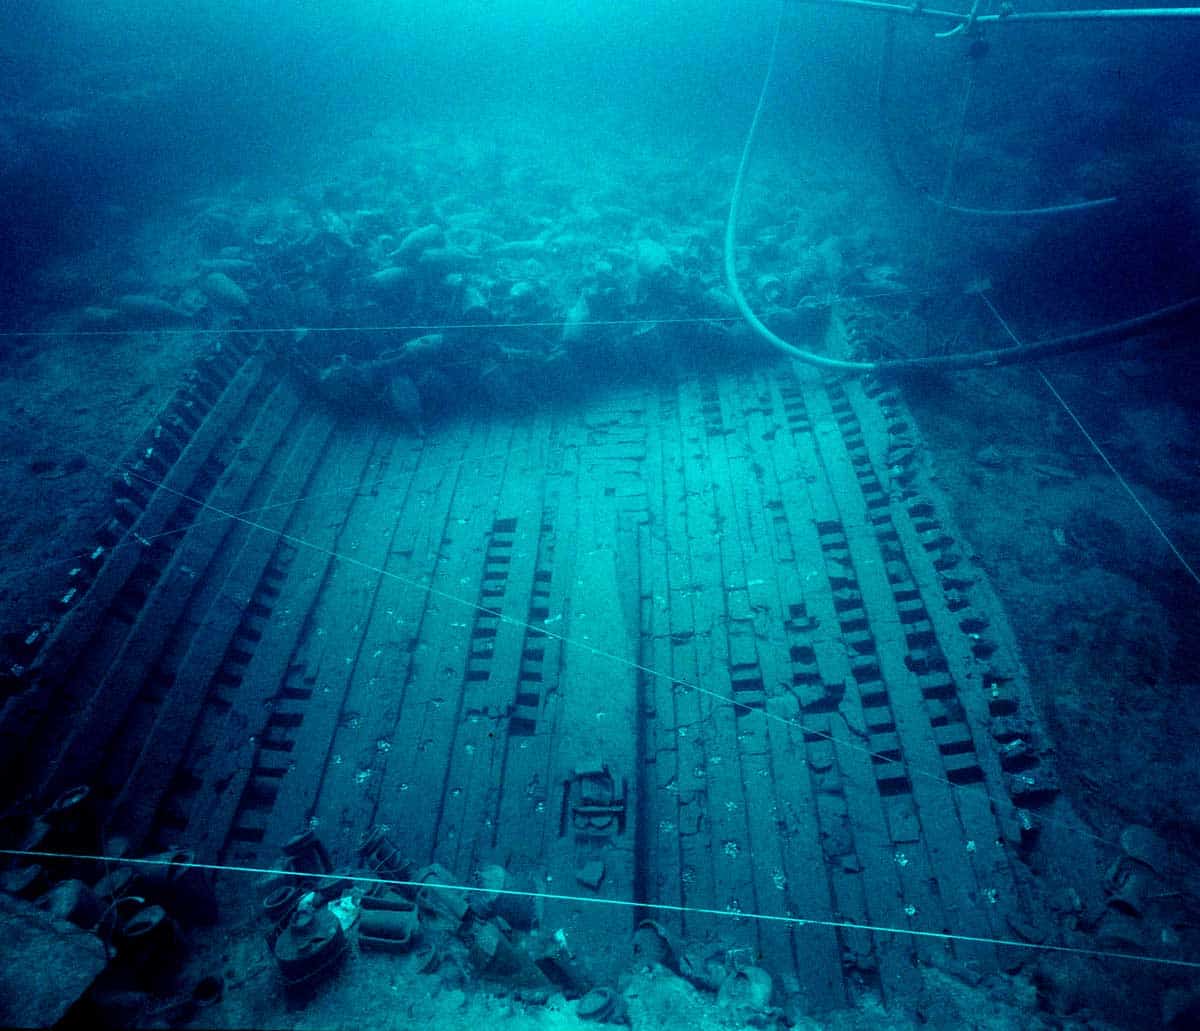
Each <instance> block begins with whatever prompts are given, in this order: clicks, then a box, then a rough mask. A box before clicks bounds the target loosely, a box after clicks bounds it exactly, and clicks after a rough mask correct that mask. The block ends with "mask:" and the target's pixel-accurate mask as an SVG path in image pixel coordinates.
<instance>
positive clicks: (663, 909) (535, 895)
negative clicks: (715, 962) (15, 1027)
mask: <svg viewBox="0 0 1200 1031" xmlns="http://www.w3.org/2000/svg"><path fill="white" fill-rule="evenodd" d="M0 855H6V856H14V857H18V858H25V859H69V860H72V861H84V862H94V863H105V864H114V863H115V864H116V865H118V866H119V865H122V864H126V865H141V866H176V867H185V868H186V867H192V868H194V869H197V870H210V871H213V872H216V873H236V874H254V875H256V876H260V877H261V876H278V877H294V878H297V879H299V880H317V881H320V880H343V881H350V882H351V883H354V884H371V885H381V884H382V885H387V886H389V887H397V888H413V889H416V890H420V889H421V888H437V889H439V890H441V891H455V892H461V893H462V894H464V895H473V894H485V895H508V896H514V897H517V898H532V899H544V900H546V901H549V902H571V903H580V904H583V905H591V906H619V907H621V908H624V909H641V910H650V911H652V912H658V913H683V914H688V913H690V914H693V915H696V916H717V917H724V918H725V919H731V920H756V921H760V922H763V923H781V924H788V925H790V926H792V927H805V926H812V927H831V928H834V929H839V930H850V931H872V932H874V933H876V934H898V935H906V936H908V937H910V938H932V939H934V940H935V941H946V942H956V941H958V942H972V943H975V944H981V945H997V946H1002V947H1005V948H1011V949H1026V950H1029V951H1033V952H1057V953H1068V954H1070V955H1075V956H1089V957H1091V958H1093V959H1109V960H1128V961H1130V962H1134V963H1143V964H1147V965H1152V966H1166V967H1183V968H1185V969H1188V970H1200V962H1197V961H1195V960H1186V959H1167V958H1165V957H1161V956H1147V955H1143V954H1141V953H1136V952H1117V951H1114V950H1109V949H1085V948H1082V947H1079V946H1073V945H1047V944H1044V943H1043V944H1039V943H1037V942H1027V941H1019V940H1017V939H1013V938H985V937H978V936H976V935H969V934H951V933H949V932H948V931H922V930H917V929H915V928H912V927H888V926H886V925H883V924H860V923H854V922H853V921H850V920H822V919H810V918H809V917H802V916H785V915H782V914H778V913H755V912H745V911H742V910H732V909H710V908H707V907H705V906H681V905H674V904H672V903H668V902H636V901H634V900H632V899H606V898H598V897H596V896H588V895H567V894H560V893H557V892H550V891H521V890H519V889H516V888H484V887H475V886H472V885H466V884H443V883H441V882H439V881H405V880H399V879H393V878H388V877H375V876H368V875H365V874H344V873H329V874H311V873H305V872H301V871H297V870H284V869H279V868H276V867H269V866H267V867H263V866H233V865H227V864H224V863H199V862H188V863H172V862H171V861H170V860H167V859H155V858H143V859H131V858H128V857H126V856H97V855H85V854H79V855H77V854H75V853H70V852H39V851H33V850H24V849H0Z"/></svg>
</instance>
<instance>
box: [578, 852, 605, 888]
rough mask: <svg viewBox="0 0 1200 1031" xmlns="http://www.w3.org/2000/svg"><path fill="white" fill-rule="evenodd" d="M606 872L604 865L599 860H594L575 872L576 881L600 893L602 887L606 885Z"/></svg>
mask: <svg viewBox="0 0 1200 1031" xmlns="http://www.w3.org/2000/svg"><path fill="white" fill-rule="evenodd" d="M604 872H605V871H604V864H603V863H602V862H601V861H600V860H598V859H593V860H592V861H591V862H589V863H584V864H583V866H581V867H580V868H579V869H578V870H576V871H575V880H577V881H578V882H579V883H580V884H582V885H583V886H584V887H585V888H591V889H592V891H599V890H600V885H601V884H603V883H604Z"/></svg>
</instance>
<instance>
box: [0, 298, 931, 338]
mask: <svg viewBox="0 0 1200 1031" xmlns="http://www.w3.org/2000/svg"><path fill="white" fill-rule="evenodd" d="M931 293H933V291H930V290H883V291H881V292H879V293H874V294H832V295H830V296H829V297H828V298H827V301H826V303H833V302H834V301H869V300H873V299H875V298H879V297H906V296H925V295H926V294H931ZM741 321H742V317H741V316H740V315H713V316H711V317H704V318H695V317H692V318H669V319H668V318H653V317H650V318H645V319H588V320H584V321H583V322H567V321H564V320H546V321H530V322H411V323H395V324H385V325H379V326H371V325H366V326H264V327H262V328H261V329H254V328H251V327H243V326H231V327H226V328H224V329H205V328H200V327H195V328H187V327H178V328H175V327H171V326H166V327H163V328H160V329H148V328H147V329H43V330H33V329H30V330H23V329H9V330H3V331H0V340H3V339H8V338H12V337H30V338H34V339H37V338H53V337H119V336H222V335H228V336H253V335H254V334H255V333H261V334H263V335H264V336H273V335H277V334H281V333H283V334H286V333H293V334H294V333H334V334H336V333H401V332H405V333H408V332H423V333H429V332H434V331H444V330H460V329H461V330H479V331H491V330H502V329H562V328H564V327H565V326H688V325H691V326H700V325H706V324H711V323H727V322H741Z"/></svg>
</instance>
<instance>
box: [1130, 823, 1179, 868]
mask: <svg viewBox="0 0 1200 1031" xmlns="http://www.w3.org/2000/svg"><path fill="white" fill-rule="evenodd" d="M1121 848H1122V850H1123V851H1124V852H1125V854H1126V855H1127V856H1129V858H1130V859H1136V860H1137V861H1138V862H1139V863H1142V864H1143V865H1145V866H1148V867H1149V868H1150V869H1151V870H1153V871H1154V872H1155V873H1158V874H1161V873H1165V872H1166V871H1167V867H1168V866H1169V865H1170V862H1171V855H1170V850H1169V849H1168V848H1167V843H1166V842H1165V841H1163V839H1162V838H1160V837H1159V836H1158V835H1157V834H1155V833H1154V831H1152V830H1151V829H1150V828H1149V827H1143V826H1141V825H1140V824H1136V823H1131V824H1130V825H1129V826H1128V827H1126V828H1125V829H1124V830H1123V831H1121Z"/></svg>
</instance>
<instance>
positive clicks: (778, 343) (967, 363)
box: [724, 3, 1200, 372]
mask: <svg viewBox="0 0 1200 1031" xmlns="http://www.w3.org/2000/svg"><path fill="white" fill-rule="evenodd" d="M783 14H784V4H783V3H781V4H780V8H779V18H778V20H777V21H776V23H775V35H774V37H773V39H772V40H771V55H770V57H769V58H768V60H767V73H766V75H765V76H764V77H763V84H762V90H761V91H760V92H759V95H758V104H757V106H756V107H755V109H754V117H753V118H752V119H751V120H750V130H749V132H747V134H746V142H745V145H744V146H743V147H742V158H741V161H740V162H739V163H738V170H737V176H736V177H735V179H734V182H733V190H732V192H731V194H730V198H729V218H728V219H727V221H726V223H725V248H724V259H725V260H724V266H725V282H726V284H727V285H728V287H729V293H730V295H731V296H732V297H733V301H734V303H735V304H736V305H737V308H738V311H739V312H740V313H741V315H742V318H743V319H745V321H746V324H747V325H748V326H749V327H750V328H751V329H752V330H754V332H755V333H757V334H758V335H759V337H761V338H762V339H763V340H765V341H766V342H767V343H768V344H770V345H771V346H772V347H774V348H776V349H777V350H780V351H782V352H783V353H784V354H786V355H788V356H790V357H792V358H795V359H797V360H798V361H802V362H805V363H807V364H809V365H815V366H817V367H819V368H825V369H836V370H839V371H842V372H903V371H916V370H920V369H947V370H949V369H977V368H985V367H990V366H996V365H1015V364H1017V363H1019V362H1028V361H1035V360H1037V359H1040V358H1046V357H1049V356H1051V355H1059V354H1067V353H1069V352H1072V351H1082V350H1085V349H1086V348H1090V347H1098V346H1100V345H1102V344H1110V343H1115V342H1117V341H1118V340H1121V339H1122V338H1124V337H1127V336H1130V335H1132V334H1135V333H1141V332H1145V331H1146V330H1149V329H1153V328H1155V327H1157V326H1160V325H1164V324H1167V323H1170V322H1174V321H1176V320H1178V319H1181V318H1183V317H1184V316H1186V315H1189V314H1191V313H1192V312H1194V311H1200V296H1197V297H1191V298H1189V299H1188V300H1186V301H1180V302H1178V303H1176V304H1171V305H1168V306H1167V307H1165V308H1158V309H1156V310H1155V311H1152V312H1149V313H1147V314H1145V315H1139V316H1137V317H1136V318H1132V319H1125V320H1123V321H1121V322H1115V323H1112V324H1110V325H1107V326H1101V327H1099V328H1098V329H1090V330H1086V331H1084V332H1082V333H1072V334H1069V335H1067V336H1061V337H1054V338H1052V339H1050V340H1043V341H1042V342H1040V343H1036V344H1026V345H1024V346H1021V347H1007V348H997V349H994V350H990V351H968V352H959V353H957V354H943V355H931V356H928V357H924V358H893V359H882V360H880V361H850V360H845V359H841V358H833V357H830V356H828V355H823V354H817V353H815V352H813V351H806V350H804V349H803V348H799V347H796V346H795V345H794V344H789V343H788V342H787V341H786V340H784V339H783V338H782V337H780V336H778V335H777V334H775V333H773V332H772V331H771V330H770V329H768V328H767V326H766V325H764V324H763V322H762V320H761V319H760V318H759V317H758V316H757V315H756V314H755V313H754V310H753V309H752V308H751V307H750V303H749V301H747V300H746V295H745V294H744V293H743V292H742V287H741V284H740V283H739V282H738V277H737V264H736V260H735V252H736V243H737V218H738V211H739V209H740V208H741V203H742V188H743V186H744V185H745V179H746V168H747V166H748V165H749V164H750V154H751V151H752V150H753V149H754V138H755V136H756V134H757V132H758V123H759V120H760V118H761V117H762V112H763V107H764V106H765V105H766V100H767V89H768V87H769V86H770V83H771V74H772V73H773V71H774V70H775V55H776V52H777V51H778V48H779V34H780V30H781V28H782V25H783Z"/></svg>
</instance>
